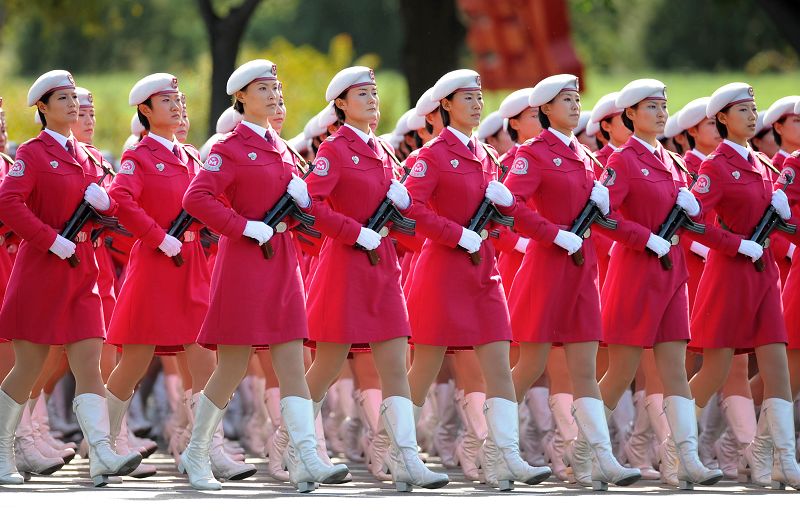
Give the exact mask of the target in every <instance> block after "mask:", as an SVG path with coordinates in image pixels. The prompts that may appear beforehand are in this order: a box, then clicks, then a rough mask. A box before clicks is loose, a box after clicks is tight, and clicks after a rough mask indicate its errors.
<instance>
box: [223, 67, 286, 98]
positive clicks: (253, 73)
mask: <svg viewBox="0 0 800 511" xmlns="http://www.w3.org/2000/svg"><path fill="white" fill-rule="evenodd" d="M277 79H278V66H277V65H275V64H273V63H272V62H270V61H269V60H265V59H256V60H251V61H250V62H245V63H244V64H242V65H241V66H239V67H237V68H236V71H234V72H233V73H232V74H231V76H230V78H228V83H227V85H225V92H227V93H228V95H229V96H233V94H234V93H235V92H238V91H240V90H242V89H244V88H245V87H247V86H248V85H250V84H251V83H253V82H263V81H267V80H277Z"/></svg>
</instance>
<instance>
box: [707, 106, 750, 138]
mask: <svg viewBox="0 0 800 511" xmlns="http://www.w3.org/2000/svg"><path fill="white" fill-rule="evenodd" d="M717 119H719V121H720V122H721V123H722V124H724V125H725V127H726V128H727V129H728V138H734V139H740V140H749V139H751V138H753V136H754V135H755V134H756V119H758V109H757V108H756V102H755V101H745V102H744V103H738V104H736V105H733V106H731V107H730V108H728V111H727V112H720V113H718V114H717Z"/></svg>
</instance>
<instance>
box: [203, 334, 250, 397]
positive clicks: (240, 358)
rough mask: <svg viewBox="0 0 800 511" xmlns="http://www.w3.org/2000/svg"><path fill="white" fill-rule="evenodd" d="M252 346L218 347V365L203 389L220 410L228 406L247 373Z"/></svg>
mask: <svg viewBox="0 0 800 511" xmlns="http://www.w3.org/2000/svg"><path fill="white" fill-rule="evenodd" d="M252 353H253V348H252V347H251V346H224V345H219V346H217V358H218V363H217V367H216V369H214V372H213V374H212V375H211V378H209V380H208V383H207V384H206V386H205V389H203V394H205V396H206V397H207V398H208V399H210V400H211V402H212V403H214V406H216V407H217V408H219V409H223V408H225V407H226V406H228V401H230V399H231V395H232V394H233V391H235V390H236V387H237V386H238V385H239V383H240V382H241V381H242V378H244V375H245V374H246V373H247V365H248V363H249V362H250V355H251V354H252Z"/></svg>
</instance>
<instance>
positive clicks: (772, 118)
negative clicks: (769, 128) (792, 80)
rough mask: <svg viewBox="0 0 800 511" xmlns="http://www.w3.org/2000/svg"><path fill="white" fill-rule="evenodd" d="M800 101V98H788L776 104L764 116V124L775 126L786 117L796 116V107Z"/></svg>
mask: <svg viewBox="0 0 800 511" xmlns="http://www.w3.org/2000/svg"><path fill="white" fill-rule="evenodd" d="M798 100H800V96H786V97H784V98H781V99H779V100H778V101H776V102H774V103H773V104H772V105H771V106H770V107H769V108H768V109H767V113H766V114H764V124H770V125H772V124H775V123H776V122H778V121H780V120H781V118H782V117H783V116H784V115H789V114H794V107H795V105H796V104H797V102H798Z"/></svg>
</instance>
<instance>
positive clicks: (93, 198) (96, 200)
mask: <svg viewBox="0 0 800 511" xmlns="http://www.w3.org/2000/svg"><path fill="white" fill-rule="evenodd" d="M83 200H85V201H86V202H88V203H89V204H91V205H92V207H93V208H94V209H96V210H98V211H105V210H107V209H108V208H110V207H111V199H110V198H109V197H108V194H107V193H106V190H105V188H103V187H101V186H100V185H98V184H97V183H92V184H90V185H89V186H87V187H86V191H85V192H83Z"/></svg>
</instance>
